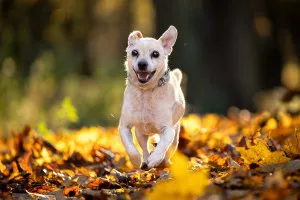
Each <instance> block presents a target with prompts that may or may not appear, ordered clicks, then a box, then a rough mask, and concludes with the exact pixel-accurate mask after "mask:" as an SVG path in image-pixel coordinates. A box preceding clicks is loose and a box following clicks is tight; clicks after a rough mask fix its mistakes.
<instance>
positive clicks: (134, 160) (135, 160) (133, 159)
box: [128, 151, 141, 167]
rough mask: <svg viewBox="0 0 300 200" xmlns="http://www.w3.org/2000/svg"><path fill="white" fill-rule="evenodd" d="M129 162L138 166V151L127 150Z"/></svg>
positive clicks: (139, 160)
mask: <svg viewBox="0 0 300 200" xmlns="http://www.w3.org/2000/svg"><path fill="white" fill-rule="evenodd" d="M128 155H129V159H130V162H131V163H132V165H133V166H134V167H140V165H141V155H140V153H139V152H138V151H133V152H128Z"/></svg>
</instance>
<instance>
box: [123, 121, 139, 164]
mask: <svg viewBox="0 0 300 200" xmlns="http://www.w3.org/2000/svg"><path fill="white" fill-rule="evenodd" d="M119 133H120V137H121V140H122V143H123V145H124V147H125V149H126V152H127V154H128V156H129V158H130V161H131V163H132V164H133V165H134V166H135V167H139V166H140V165H141V155H140V153H139V151H138V150H137V149H136V147H135V146H134V144H133V138H132V133H131V128H130V127H129V126H126V127H120V128H119Z"/></svg>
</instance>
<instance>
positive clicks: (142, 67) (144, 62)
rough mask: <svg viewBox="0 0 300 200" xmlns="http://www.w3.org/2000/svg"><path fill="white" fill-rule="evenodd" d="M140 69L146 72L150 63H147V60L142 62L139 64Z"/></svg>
mask: <svg viewBox="0 0 300 200" xmlns="http://www.w3.org/2000/svg"><path fill="white" fill-rule="evenodd" d="M138 67H139V70H141V71H144V70H146V69H147V67H148V63H147V62H146V61H145V60H141V61H140V62H139V63H138Z"/></svg>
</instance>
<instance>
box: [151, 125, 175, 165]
mask: <svg viewBox="0 0 300 200" xmlns="http://www.w3.org/2000/svg"><path fill="white" fill-rule="evenodd" d="M174 137H175V130H174V127H173V126H164V127H162V128H161V132H160V141H159V143H158V144H157V146H156V147H155V149H154V150H153V152H152V153H151V155H150V156H149V157H148V159H147V162H146V164H147V168H148V169H150V168H153V167H156V166H158V165H159V164H160V163H161V162H162V161H163V160H164V158H165V156H166V153H167V151H168V150H169V148H170V146H171V144H172V143H173V141H174Z"/></svg>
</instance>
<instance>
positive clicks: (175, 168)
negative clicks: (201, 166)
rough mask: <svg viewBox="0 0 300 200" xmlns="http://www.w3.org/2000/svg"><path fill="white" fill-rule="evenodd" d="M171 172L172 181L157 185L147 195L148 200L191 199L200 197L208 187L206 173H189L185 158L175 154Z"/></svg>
mask: <svg viewBox="0 0 300 200" xmlns="http://www.w3.org/2000/svg"><path fill="white" fill-rule="evenodd" d="M173 159H174V160H173V161H174V162H173V165H172V166H171V172H172V175H173V179H172V180H168V181H164V182H160V183H158V184H157V185H156V186H155V187H154V188H153V191H152V192H150V193H148V199H149V200H157V199H161V198H162V197H163V199H165V200H172V199H193V198H196V197H199V196H201V195H202V194H203V193H204V191H205V188H206V187H207V185H208V177H207V173H206V172H204V171H197V172H191V171H189V170H188V169H187V166H188V160H187V158H186V157H185V156H184V155H182V154H180V153H176V154H175V155H174V157H173Z"/></svg>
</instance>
